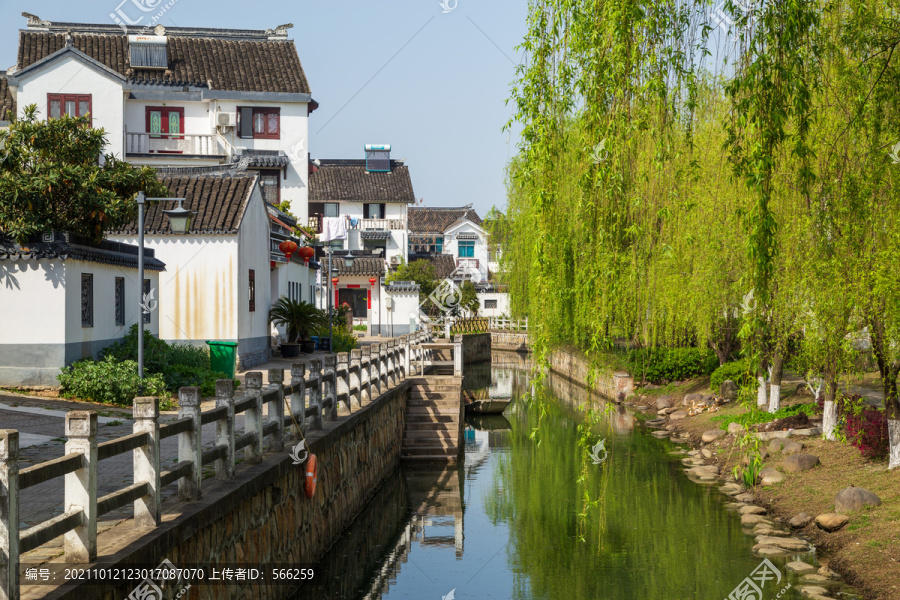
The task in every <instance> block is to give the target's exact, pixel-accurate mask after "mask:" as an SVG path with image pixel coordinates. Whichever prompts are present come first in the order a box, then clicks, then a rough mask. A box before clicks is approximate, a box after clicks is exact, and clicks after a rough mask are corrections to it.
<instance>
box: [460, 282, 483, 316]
mask: <svg viewBox="0 0 900 600" xmlns="http://www.w3.org/2000/svg"><path fill="white" fill-rule="evenodd" d="M459 290H460V299H459V304H457V305H456V307H455V308H456V310H455V311H454V312H455V313H456V314H458V313H460V312H461V311H465V312H467V313H469V314H470V315H472V316H478V309H479V308H481V303H480V302H479V301H478V290H477V289H475V284H474V283H472V282H471V281H464V282H463V284H462V285H461V286H460V288H459Z"/></svg>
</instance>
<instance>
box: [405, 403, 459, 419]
mask: <svg viewBox="0 0 900 600" xmlns="http://www.w3.org/2000/svg"><path fill="white" fill-rule="evenodd" d="M459 413H460V408H459V407H452V408H451V407H447V406H427V405H425V404H418V405H416V406H408V407H407V408H406V416H407V417H410V416H418V417H421V416H434V417H438V416H440V417H453V418H454V419H458V418H459Z"/></svg>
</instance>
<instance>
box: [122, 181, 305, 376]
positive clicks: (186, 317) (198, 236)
mask: <svg viewBox="0 0 900 600" xmlns="http://www.w3.org/2000/svg"><path fill="white" fill-rule="evenodd" d="M198 170H199V171H201V172H192V171H198ZM161 180H162V182H163V184H165V185H166V187H167V188H168V190H169V196H170V197H176V198H177V197H183V198H185V201H184V207H185V208H187V209H189V210H191V211H193V212H195V213H196V215H195V216H194V218H193V221H192V223H191V229H190V231H189V232H188V233H187V234H184V235H176V234H173V233H171V232H170V231H169V228H168V222H167V221H168V220H167V218H166V217H165V216H164V214H163V212H162V211H163V210H164V209H167V208H174V206H175V203H174V202H172V203H154V204H150V205H149V207H148V210H147V217H146V226H145V229H144V245H145V246H146V247H148V248H153V249H154V250H155V251H156V255H157V256H158V257H160V259H161V260H163V261H168V263H167V264H168V269H167V273H166V274H165V275H164V276H163V277H162V279H161V281H160V294H161V303H162V306H163V307H164V308H163V309H162V310H161V321H160V337H161V338H163V339H165V340H172V341H175V340H177V341H184V342H189V343H191V344H194V345H198V346H202V345H204V344H205V343H206V341H207V340H219V341H232V342H237V343H238V361H239V363H240V364H241V367H242V368H249V367H252V366H255V365H258V364H261V363H263V362H265V361H266V360H268V359H269V358H270V357H271V343H270V342H271V335H272V332H271V328H270V325H269V319H268V313H269V308H270V307H271V305H272V301H273V300H274V299H275V298H273V294H276V295H286V293H290V292H289V290H290V289H291V287H292V286H290V285H289V284H290V283H297V284H300V286H299V287H301V288H302V287H306V289H307V290H308V289H309V288H308V286H309V282H310V279H311V274H310V271H311V267H305V266H303V265H302V264H299V263H298V262H297V261H296V259H292V262H291V263H290V264H287V263H282V262H279V261H277V260H276V258H278V257H277V255H276V254H275V253H273V251H272V242H273V240H272V239H270V223H271V219H270V216H269V214H268V212H267V210H266V204H265V202H263V199H262V193H261V191H260V187H259V185H258V180H259V175H258V174H257V173H253V172H247V171H242V170H240V169H232V170H221V169H220V170H213V169H209V170H200V169H194V170H188V172H184V171H182V170H177V169H168V170H163V171H162V172H161ZM169 204H171V206H169ZM136 234H137V228H136V226H135V225H134V224H132V226H130V227H129V228H126V229H124V230H121V231H116V232H111V234H110V238H111V239H116V240H120V241H125V242H133V241H134V240H136V239H137V235H136ZM283 256H284V255H283V254H282V255H281V259H282V260H283ZM297 258H299V257H297ZM282 273H283V275H284V276H283V277H282ZM294 289H295V290H296V289H297V288H296V287H295V288H294Z"/></svg>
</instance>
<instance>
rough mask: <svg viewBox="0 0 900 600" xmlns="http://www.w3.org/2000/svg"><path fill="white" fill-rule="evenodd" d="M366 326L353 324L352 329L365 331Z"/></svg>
mask: <svg viewBox="0 0 900 600" xmlns="http://www.w3.org/2000/svg"><path fill="white" fill-rule="evenodd" d="M368 328H369V327H368V325H354V326H353V331H366V330H368Z"/></svg>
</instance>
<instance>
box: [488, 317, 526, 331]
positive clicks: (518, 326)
mask: <svg viewBox="0 0 900 600" xmlns="http://www.w3.org/2000/svg"><path fill="white" fill-rule="evenodd" d="M488 328H489V329H491V330H494V331H523V332H527V331H528V319H527V318H525V319H501V318H500V317H488Z"/></svg>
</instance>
